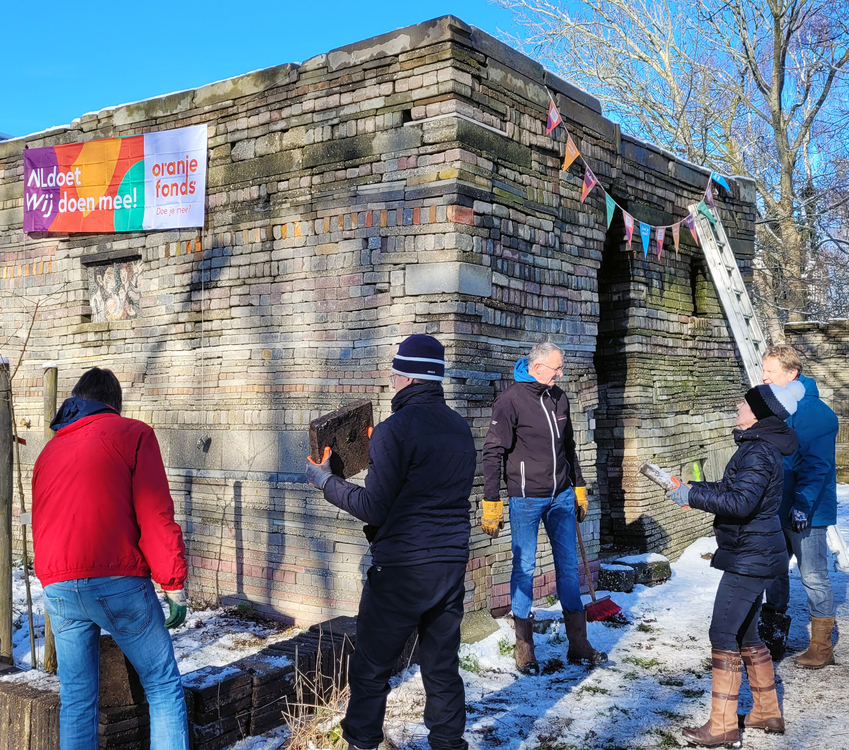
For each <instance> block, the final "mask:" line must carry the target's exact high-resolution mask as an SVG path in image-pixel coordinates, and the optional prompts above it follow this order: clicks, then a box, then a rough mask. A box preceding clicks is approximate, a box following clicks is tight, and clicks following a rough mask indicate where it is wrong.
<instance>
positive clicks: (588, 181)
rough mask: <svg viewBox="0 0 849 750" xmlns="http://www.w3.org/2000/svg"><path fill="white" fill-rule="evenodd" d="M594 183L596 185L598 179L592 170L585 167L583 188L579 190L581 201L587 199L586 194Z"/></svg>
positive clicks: (590, 190)
mask: <svg viewBox="0 0 849 750" xmlns="http://www.w3.org/2000/svg"><path fill="white" fill-rule="evenodd" d="M596 185H598V179H597V178H596V176H595V175H594V174H593V171H592V170H591V169H590V168H589V167H587V168H586V170H585V171H584V188H583V190H581V203H583V202H584V201H585V200H586V199H587V196H588V195H589V194H590V193H591V192H592V189H593V188H594V187H595V186H596Z"/></svg>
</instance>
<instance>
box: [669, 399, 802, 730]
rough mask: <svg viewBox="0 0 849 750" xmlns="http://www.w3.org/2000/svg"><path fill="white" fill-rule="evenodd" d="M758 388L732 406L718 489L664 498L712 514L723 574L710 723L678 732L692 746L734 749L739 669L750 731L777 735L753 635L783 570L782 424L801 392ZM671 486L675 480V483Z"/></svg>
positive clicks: (768, 679)
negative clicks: (731, 443)
mask: <svg viewBox="0 0 849 750" xmlns="http://www.w3.org/2000/svg"><path fill="white" fill-rule="evenodd" d="M798 385H800V384H799V383H798V382H793V383H791V384H790V386H788V387H787V388H782V387H781V386H777V385H774V384H771V385H759V386H757V387H755V388H752V389H751V390H749V391H748V392H747V393H746V397H745V400H744V401H743V402H742V403H740V404H739V405H738V406H737V429H736V430H735V432H734V440H735V441H736V442H737V446H738V447H737V452H736V453H735V454H734V455H733V456H732V457H731V460H730V461H729V462H728V465H727V466H726V467H725V474H724V475H723V477H722V481H720V482H693V484H692V486H690V487H688V486H687V485H684V484H682V485H680V486H679V487H678V489H676V490H673V491H672V492H670V493H669V497H670V498H671V499H673V500H674V501H675V502H677V503H678V504H679V505H681V506H682V507H690V508H696V509H698V510H704V511H707V512H708V513H713V514H715V515H716V518H715V519H714V522H713V527H714V530H715V532H716V541H717V545H718V547H719V549H717V551H716V553H715V554H714V556H713V562H712V563H711V565H713V567H715V568H719V570H723V571H725V572H724V574H723V576H722V580H721V581H720V583H719V587H718V589H717V592H716V599H715V601H714V605H713V618H712V620H711V624H710V643H711V647H712V665H713V694H712V699H711V712H710V719H708V722H707V724H705V725H704V726H702V727H698V728H687V729H685V730H684V738H685V739H686V740H687V741H688V742H690V743H691V744H697V745H702V746H704V747H719V746H724V747H740V733H739V730H738V728H737V727H738V719H737V698H738V695H739V692H740V683H741V681H742V670H743V665H744V664H745V666H746V672H747V675H748V677H749V684H750V686H751V688H752V696H753V698H754V708H753V709H752V711H751V713H749V714H748V715H747V716H746V717H745V721H744V724H745V726H746V727H749V728H757V729H763V730H764V731H766V732H779V733H781V732H784V718H783V717H782V715H781V708H780V706H779V704H778V696H777V694H776V692H775V679H774V671H773V666H772V659H771V657H770V655H769V650H768V649H767V648H766V646H764V645H763V643H762V642H761V639H760V636H759V635H758V615H759V613H760V609H761V602H762V600H763V593H764V591H765V589H766V587H767V584H768V583H770V582H771V581H772V579H773V578H775V577H776V576H777V575H778V574H780V573H781V572H783V571H785V570H787V564H788V561H787V545H786V543H785V541H784V534H783V533H782V531H781V522H780V521H779V518H778V508H779V506H780V504H781V497H782V490H783V487H784V461H783V458H784V456H789V455H790V454H791V453H793V452H794V451H795V450H796V446H797V440H796V433H794V432H793V430H791V429H790V428H789V427H788V426H787V425H786V423H785V422H784V420H785V419H787V418H788V417H789V416H790V415H791V414H793V413H795V411H796V402H797V401H798V400H799V399H801V398H802V397H803V396H804V388H796V387H795V386H798ZM676 481H677V480H676Z"/></svg>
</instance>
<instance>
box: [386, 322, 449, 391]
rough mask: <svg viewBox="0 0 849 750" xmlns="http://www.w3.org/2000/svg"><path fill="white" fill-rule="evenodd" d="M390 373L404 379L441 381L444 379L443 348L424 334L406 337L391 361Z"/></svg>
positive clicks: (432, 338)
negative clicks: (401, 376)
mask: <svg viewBox="0 0 849 750" xmlns="http://www.w3.org/2000/svg"><path fill="white" fill-rule="evenodd" d="M392 372H394V373H395V374H396V375H403V376H404V377H406V378H418V379H419V380H442V379H443V378H444V377H445V347H444V346H442V344H440V343H439V342H438V341H437V340H436V339H435V338H434V337H433V336H428V335H426V334H424V333H415V334H413V335H412V336H408V337H407V338H406V339H404V340H403V341H402V342H401V346H399V347H398V354H396V355H395V359H393V360H392Z"/></svg>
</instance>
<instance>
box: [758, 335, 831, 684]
mask: <svg viewBox="0 0 849 750" xmlns="http://www.w3.org/2000/svg"><path fill="white" fill-rule="evenodd" d="M801 373H802V361H801V359H800V358H799V354H798V352H796V350H795V349H793V347H791V346H785V345H782V346H774V347H772V348H771V349H769V350H768V351H767V353H766V354H765V355H764V363H763V381H764V383H775V384H776V385H780V386H786V385H787V384H788V383H789V382H790V381H792V380H796V379H797V378H798V380H799V381H800V382H801V383H802V385H804V386H805V397H804V398H803V399H802V400H801V401H800V402H799V408H798V410H797V411H796V413H795V414H794V415H793V416H791V417H790V418H789V419H788V420H787V424H788V425H789V426H790V427H791V428H792V429H793V430H795V432H796V435H797V437H798V438H799V448H798V450H797V451H796V452H795V453H794V454H793V455H791V456H788V457H787V458H785V459H784V497H783V500H782V503H781V508H780V509H779V517H780V519H781V523H782V526H783V529H784V536H785V538H786V539H787V550H788V552H789V553H790V554H792V555H795V556H796V563H797V565H798V566H799V574H800V575H801V578H802V585H803V586H804V587H805V591H806V593H807V595H808V610H809V611H810V614H811V642H810V646H809V647H808V649H807V651H805V653H803V654H801V655H799V656H797V657H796V659H795V662H796V664H797V665H799V666H800V667H805V668H806V669H820V668H822V667H825V666H826V665H828V664H834V652H833V651H832V647H831V631H832V629H833V628H834V594H833V592H832V589H831V581H830V579H829V577H828V562H829V551H828V542H827V540H826V530H827V528H828V527H829V526H832V525H833V524H835V523H836V522H837V462H836V455H835V453H836V442H837V426H838V425H837V417H836V416H835V414H834V412H833V411H832V410H831V409H830V408H829V407H828V406H826V404H825V403H824V402H823V401H822V400H821V399H820V396H819V390H818V389H817V384H816V382H815V381H814V380H813V379H812V378H808V377H805V376H804V375H802V374H801ZM789 602H790V577H789V574H788V573H783V574H782V575H780V576H779V577H778V578H776V579H775V581H774V582H773V583H772V585H770V586H769V587H768V588H767V590H766V603H765V604H764V607H763V614H762V629H763V630H764V633H763V635H765V636H766V638H765V642H766V643H767V646H770V651H773V650H774V654H773V659H775V660H776V661H777V660H778V659H780V658H781V657H782V656H783V655H784V646H785V643H786V641H787V633H788V631H789V629H790V617H789V616H788V615H787V614H786V612H787V605H788V604H789Z"/></svg>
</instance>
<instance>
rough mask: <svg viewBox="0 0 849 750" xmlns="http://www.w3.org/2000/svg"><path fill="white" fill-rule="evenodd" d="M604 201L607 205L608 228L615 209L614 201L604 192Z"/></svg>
mask: <svg viewBox="0 0 849 750" xmlns="http://www.w3.org/2000/svg"><path fill="white" fill-rule="evenodd" d="M604 203H605V206H606V207H607V228H608V229H610V222H611V221H613V213H614V212H615V211H616V201H615V200H613V198H611V197H610V196H609V195H608V194H607V193H605V194H604Z"/></svg>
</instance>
